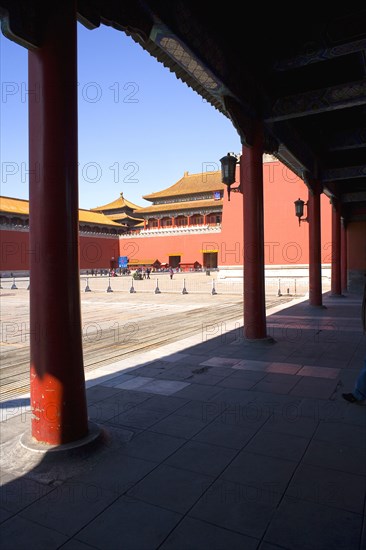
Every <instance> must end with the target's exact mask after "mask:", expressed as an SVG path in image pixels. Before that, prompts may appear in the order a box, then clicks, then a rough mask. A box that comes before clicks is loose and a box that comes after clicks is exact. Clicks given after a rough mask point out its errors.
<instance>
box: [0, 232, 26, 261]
mask: <svg viewBox="0 0 366 550" xmlns="http://www.w3.org/2000/svg"><path fill="white" fill-rule="evenodd" d="M28 243H29V233H28V231H6V230H1V231H0V271H28V269H29V267H28V266H29V244H28Z"/></svg>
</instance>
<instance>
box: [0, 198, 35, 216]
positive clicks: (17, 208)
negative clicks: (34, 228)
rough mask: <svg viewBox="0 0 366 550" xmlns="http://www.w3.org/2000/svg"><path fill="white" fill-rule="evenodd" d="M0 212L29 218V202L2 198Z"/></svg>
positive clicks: (0, 199)
mask: <svg viewBox="0 0 366 550" xmlns="http://www.w3.org/2000/svg"><path fill="white" fill-rule="evenodd" d="M0 212H8V213H11V214H23V215H25V216H29V201H27V200H24V199H13V198H12V197H0Z"/></svg>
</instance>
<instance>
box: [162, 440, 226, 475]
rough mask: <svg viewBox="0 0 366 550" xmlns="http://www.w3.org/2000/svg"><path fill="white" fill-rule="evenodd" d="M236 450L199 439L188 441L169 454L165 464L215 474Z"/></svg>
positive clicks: (223, 467)
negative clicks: (202, 441)
mask: <svg viewBox="0 0 366 550" xmlns="http://www.w3.org/2000/svg"><path fill="white" fill-rule="evenodd" d="M236 453H237V451H236V450H234V449H228V448H226V447H219V446H217V445H209V444H207V443H201V442H199V441H188V442H187V443H186V444H185V445H184V446H183V447H181V448H180V449H179V450H178V451H176V452H175V453H174V454H173V455H171V456H170V457H169V458H168V459H167V460H166V461H165V464H168V465H169V466H174V467H176V468H183V469H187V470H190V471H192V472H199V473H202V474H207V475H212V476H217V475H219V474H220V473H221V472H222V471H223V470H224V469H225V468H226V466H227V465H228V464H229V463H230V462H231V460H232V459H233V458H234V457H235V455H236Z"/></svg>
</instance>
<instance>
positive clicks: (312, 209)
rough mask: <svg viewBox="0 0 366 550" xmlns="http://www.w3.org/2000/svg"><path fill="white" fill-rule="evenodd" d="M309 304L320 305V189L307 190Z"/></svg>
mask: <svg viewBox="0 0 366 550" xmlns="http://www.w3.org/2000/svg"><path fill="white" fill-rule="evenodd" d="M308 221H309V303H310V305H312V306H321V305H322V272H321V268H322V263H321V262H322V260H321V236H320V189H316V190H315V192H312V191H310V190H309V196H308Z"/></svg>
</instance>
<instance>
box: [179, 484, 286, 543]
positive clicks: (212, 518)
mask: <svg viewBox="0 0 366 550" xmlns="http://www.w3.org/2000/svg"><path fill="white" fill-rule="evenodd" d="M275 509H276V500H275V499H274V498H273V495H272V494H271V493H270V492H269V491H268V490H266V489H264V488H261V489H259V490H258V489H257V488H255V487H250V486H245V485H241V484H239V483H233V482H228V481H224V480H222V479H221V480H218V481H216V482H215V483H214V484H213V485H212V487H210V489H209V490H208V491H207V492H206V493H205V494H204V495H203V496H202V497H201V499H200V500H199V501H198V503H197V504H196V505H195V506H194V507H193V508H192V510H191V511H190V512H189V516H190V517H194V518H197V519H201V520H204V521H208V522H210V523H213V524H214V525H218V526H219V527H222V528H225V529H231V530H233V531H237V532H239V533H242V534H244V535H248V536H251V537H254V538H261V537H262V536H263V534H264V532H265V530H266V528H267V526H268V523H269V522H270V520H271V518H272V516H273V514H274V511H275Z"/></svg>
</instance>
